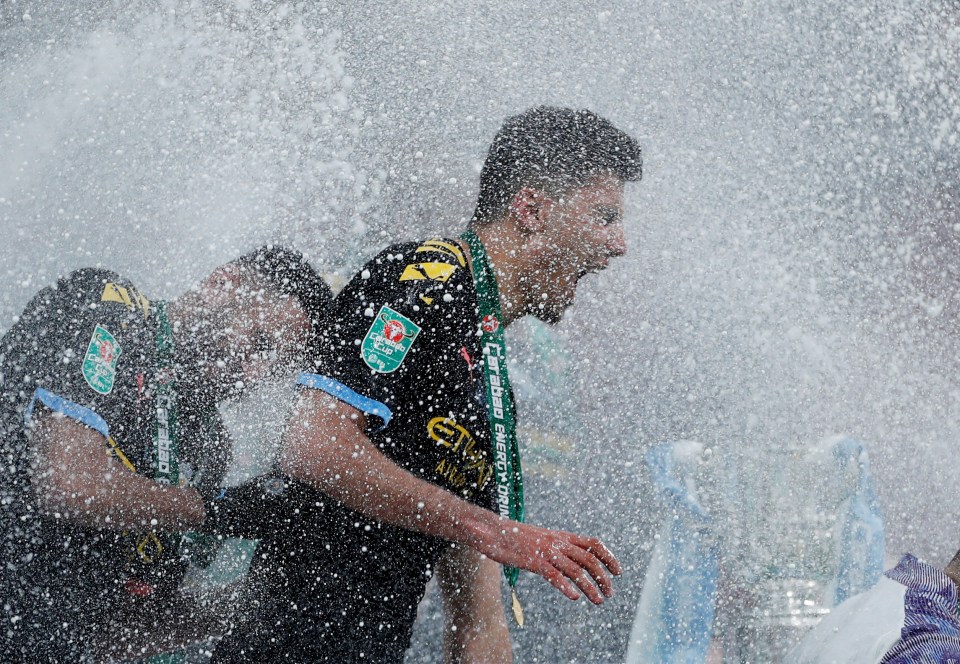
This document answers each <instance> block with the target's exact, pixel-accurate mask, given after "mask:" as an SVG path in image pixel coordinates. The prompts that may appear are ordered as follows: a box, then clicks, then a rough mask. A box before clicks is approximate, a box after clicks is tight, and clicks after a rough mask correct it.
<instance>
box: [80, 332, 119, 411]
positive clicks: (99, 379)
mask: <svg viewBox="0 0 960 664" xmlns="http://www.w3.org/2000/svg"><path fill="white" fill-rule="evenodd" d="M121 352H123V349H121V348H120V344H118V343H117V340H116V339H115V338H114V336H113V335H112V334H110V332H109V331H108V330H107V329H106V328H103V327H100V326H99V325H97V326H96V328H94V330H93V336H92V337H91V338H90V345H89V346H87V354H86V355H85V356H84V358H83V366H82V371H83V379H84V380H85V381H87V385H89V386H90V387H91V388H92V389H93V391H94V392H96V393H97V394H110V390H112V389H113V381H114V379H115V378H116V375H117V360H119V359H120V353H121Z"/></svg>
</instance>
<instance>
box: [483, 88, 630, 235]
mask: <svg viewBox="0 0 960 664" xmlns="http://www.w3.org/2000/svg"><path fill="white" fill-rule="evenodd" d="M642 173H643V160H642V158H641V154H640V146H639V145H638V144H637V141H636V140H635V139H633V138H632V137H631V136H629V135H627V134H626V133H624V132H623V131H621V130H619V129H617V128H616V127H614V126H613V125H612V124H611V123H610V122H609V121H608V120H605V119H604V118H601V117H600V116H599V115H597V114H596V113H593V112H592V111H588V110H585V109H584V110H573V109H570V108H557V107H553V106H537V107H536V108H531V109H529V110H527V111H525V112H523V113H521V114H520V115H514V116H513V117H510V118H507V120H506V122H504V123H503V126H501V127H500V130H499V131H498V132H497V135H496V136H495V137H494V139H493V143H491V145H490V150H489V152H488V153H487V159H486V161H484V163H483V169H482V170H481V171H480V195H479V196H478V197H477V209H476V212H475V213H474V216H473V220H472V222H471V223H474V224H485V223H489V222H492V221H495V220H496V219H498V218H500V217H501V216H502V215H503V214H504V213H505V212H506V211H507V209H508V208H509V205H510V201H511V200H512V199H513V197H514V195H515V194H516V193H517V192H518V191H519V190H520V189H522V188H523V187H533V188H535V189H540V190H543V191H546V192H549V193H551V194H557V193H560V192H563V191H565V190H568V189H569V188H571V187H574V186H583V185H584V184H586V182H587V180H588V179H590V178H591V177H593V176H596V175H605V174H610V175H615V176H617V177H619V178H620V179H621V180H623V181H635V180H639V179H640V177H641V175H642Z"/></svg>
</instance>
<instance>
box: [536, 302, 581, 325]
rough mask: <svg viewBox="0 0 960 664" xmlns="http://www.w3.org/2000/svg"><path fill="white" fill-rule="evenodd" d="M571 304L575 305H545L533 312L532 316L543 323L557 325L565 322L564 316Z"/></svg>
mask: <svg viewBox="0 0 960 664" xmlns="http://www.w3.org/2000/svg"><path fill="white" fill-rule="evenodd" d="M571 304H573V301H570V302H567V303H566V304H562V305H558V304H549V303H543V304H541V305H540V306H538V307H536V308H535V309H534V310H533V311H531V312H530V314H531V315H532V316H533V317H534V318H536V319H537V320H539V321H541V322H543V323H547V324H548V325H556V324H557V323H559V322H560V321H561V320H563V314H564V312H566V310H567V307H569V306H570V305H571Z"/></svg>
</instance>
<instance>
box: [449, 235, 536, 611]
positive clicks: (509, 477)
mask: <svg viewBox="0 0 960 664" xmlns="http://www.w3.org/2000/svg"><path fill="white" fill-rule="evenodd" d="M460 237H461V239H463V241H464V242H466V243H467V246H468V247H469V249H470V257H471V258H472V259H473V278H474V283H475V284H476V289H477V304H478V305H479V308H480V330H481V335H480V346H481V348H482V349H483V377H484V382H485V383H486V386H487V414H488V416H489V420H490V438H491V441H492V443H493V458H494V473H493V476H494V477H495V478H496V482H497V509H498V510H499V512H500V516H501V517H503V518H505V519H512V520H513V521H520V522H522V521H523V470H522V469H521V467H520V448H519V447H518V446H517V420H516V410H515V409H514V405H513V390H512V389H510V376H509V374H508V372H507V345H506V342H505V341H504V337H503V316H502V315H501V312H500V292H499V290H498V289H497V278H496V276H495V275H494V273H493V267H492V266H491V265H490V259H489V257H487V252H486V250H485V249H484V248H483V243H482V242H480V238H478V237H477V234H476V233H474V232H473V231H466V232H465V233H463V235H461V236H460ZM503 573H504V576H506V577H507V582H508V583H509V584H510V588H511V589H514V591H513V612H514V617H515V618H516V619H517V622H518V623H519V624H520V625H521V626H523V612H522V610H521V608H520V602H519V601H518V600H517V594H516V590H515V588H516V585H517V576H518V575H519V573H520V570H518V569H517V568H516V567H504V568H503Z"/></svg>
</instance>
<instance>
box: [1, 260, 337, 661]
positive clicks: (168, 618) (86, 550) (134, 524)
mask: <svg viewBox="0 0 960 664" xmlns="http://www.w3.org/2000/svg"><path fill="white" fill-rule="evenodd" d="M329 298H330V293H329V289H328V288H327V286H326V284H325V283H324V282H323V280H322V279H320V277H319V276H317V274H316V273H315V272H314V271H313V269H312V268H310V266H309V265H308V264H307V262H306V261H305V260H304V259H303V257H302V256H301V255H300V254H298V253H296V252H292V251H288V250H285V249H282V248H280V247H264V248H262V249H259V250H257V251H255V252H252V253H250V254H247V255H246V256H244V257H242V258H240V259H238V260H236V261H233V262H231V263H227V264H226V265H223V266H221V267H219V268H217V269H216V270H215V271H214V272H213V273H212V274H211V275H210V276H208V277H207V278H206V279H204V280H203V281H202V282H201V283H200V284H199V285H198V286H196V287H194V288H193V289H191V290H189V291H187V292H186V293H184V294H183V295H181V296H180V297H178V298H176V299H174V300H172V301H170V302H168V303H164V302H152V301H150V300H148V299H147V297H146V296H144V295H143V293H141V292H140V290H139V289H137V288H136V287H134V286H133V285H132V284H131V283H130V282H128V281H126V280H124V279H122V278H120V277H119V276H117V275H116V274H114V273H112V272H109V271H107V270H102V269H83V270H78V271H76V272H73V273H72V274H70V275H69V276H67V277H64V278H62V279H60V280H59V281H58V282H57V284H56V285H55V286H53V287H51V288H45V289H44V290H42V291H41V292H40V293H39V294H37V295H36V296H35V297H34V298H33V300H32V301H31V302H30V303H29V304H28V306H27V307H26V309H25V310H24V312H23V313H22V314H21V315H20V316H19V317H18V319H17V320H16V322H15V324H14V325H13V327H12V328H11V329H10V330H9V331H8V332H7V333H6V334H5V335H4V336H3V338H2V340H0V436H2V438H0V458H2V470H0V532H2V539H0V552H2V555H0V561H2V565H0V591H2V595H0V596H2V612H0V618H2V622H0V660H2V661H4V662H14V661H55V660H61V661H63V662H79V661H92V660H95V659H98V658H100V657H102V656H103V653H104V652H105V651H112V652H114V653H126V656H125V657H124V658H126V659H129V658H131V657H139V656H142V655H143V654H144V650H141V648H158V649H161V650H162V649H163V648H167V649H173V648H174V647H176V646H177V645H178V644H177V643H176V640H177V639H176V637H175V635H174V634H173V631H174V626H176V625H178V624H179V623H181V622H182V621H183V616H181V615H178V613H179V612H181V611H183V605H182V604H181V603H180V602H179V600H178V595H177V592H176V591H177V588H178V585H179V583H180V580H181V578H182V576H183V573H184V571H185V560H184V556H183V555H181V554H182V553H184V552H183V551H182V549H183V548H184V545H185V544H186V541H185V540H184V539H183V536H182V535H181V531H188V530H195V529H197V528H198V527H199V526H200V525H201V524H202V523H203V521H204V519H205V516H206V511H205V508H204V498H207V499H209V498H211V497H212V496H213V494H215V492H217V491H218V490H219V488H220V484H221V482H222V479H223V474H224V471H225V468H226V466H227V464H228V462H229V458H230V456H229V455H230V442H229V440H228V436H227V433H226V431H225V429H224V427H223V424H222V422H221V420H220V416H219V414H218V411H217V408H216V405H217V403H218V402H220V401H223V400H225V399H228V398H232V397H235V396H239V395H240V394H241V393H243V392H244V391H246V390H247V389H248V388H249V387H251V386H252V385H255V384H256V383H258V382H259V381H261V380H262V379H263V378H265V377H266V376H267V375H269V374H270V372H272V371H274V370H275V369H276V368H277V367H279V366H282V365H289V364H290V363H291V362H292V363H295V364H296V363H299V362H301V361H302V360H301V358H302V352H303V347H304V346H305V345H306V343H307V342H308V340H309V339H310V335H311V320H312V319H316V318H318V317H320V316H322V315H323V309H324V308H325V307H326V304H327V301H329ZM191 620H193V621H196V620H197V616H191Z"/></svg>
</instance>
